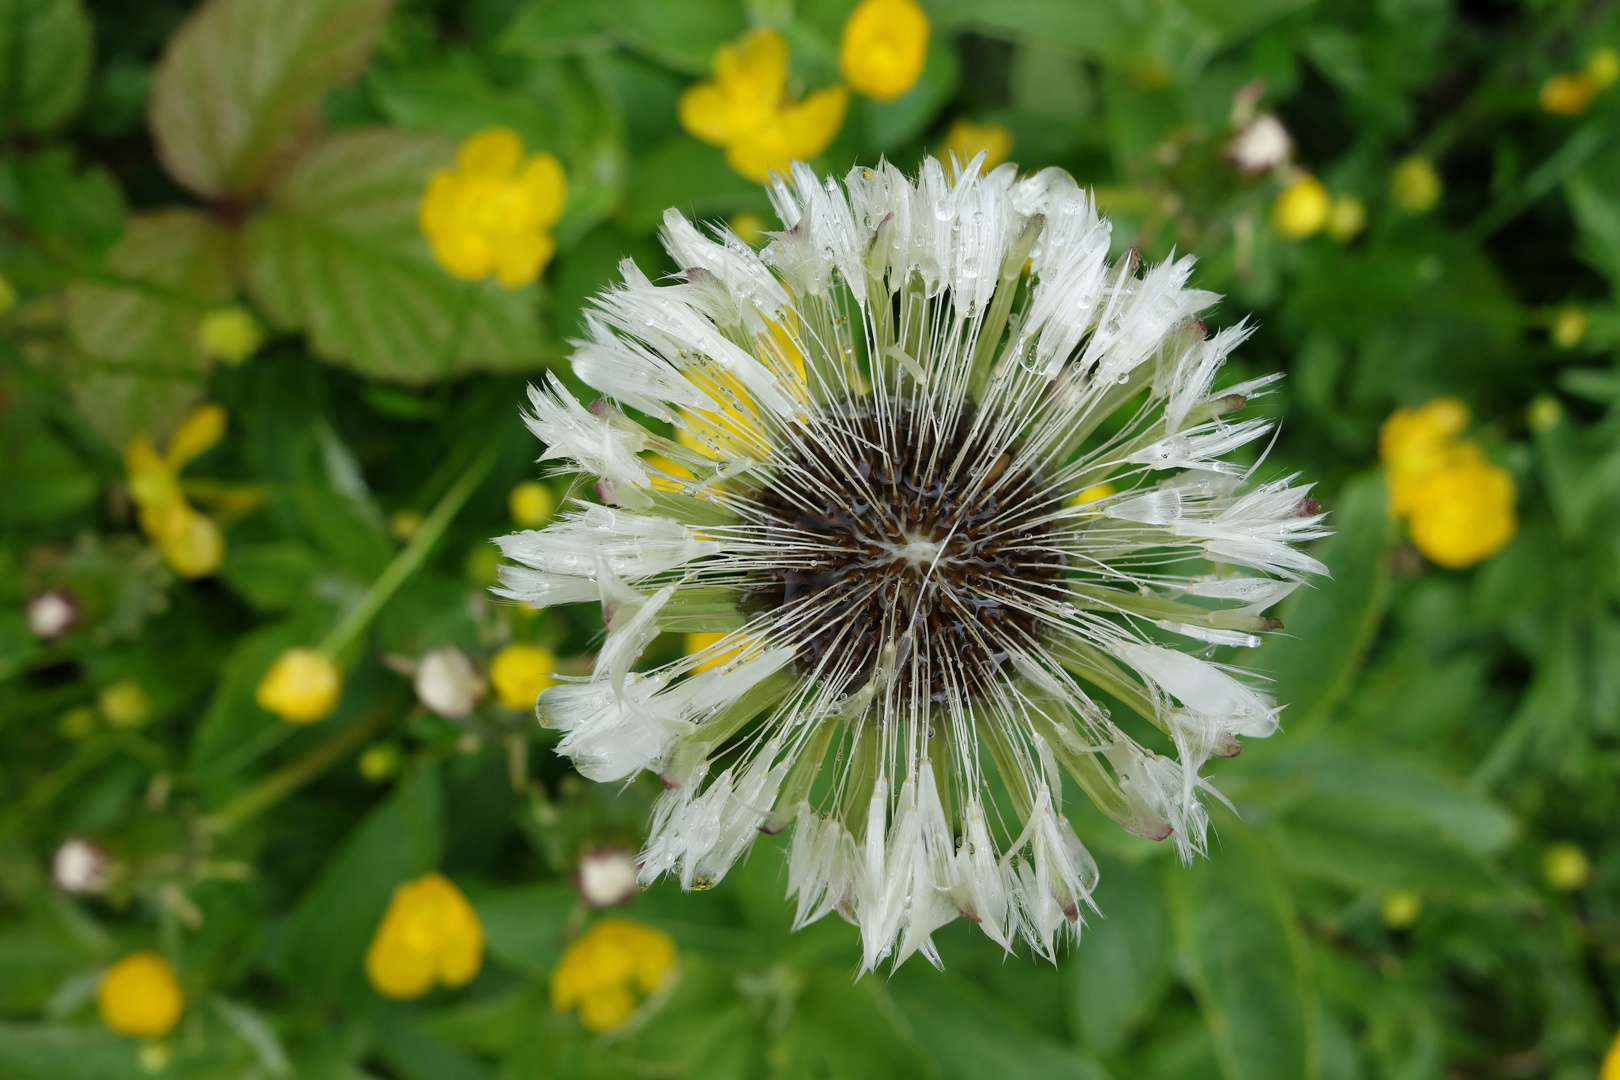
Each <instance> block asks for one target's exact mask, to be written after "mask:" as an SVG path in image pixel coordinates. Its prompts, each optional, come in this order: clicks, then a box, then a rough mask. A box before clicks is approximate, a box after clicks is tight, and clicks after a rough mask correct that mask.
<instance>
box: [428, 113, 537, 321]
mask: <svg viewBox="0 0 1620 1080" xmlns="http://www.w3.org/2000/svg"><path fill="white" fill-rule="evenodd" d="M567 201H568V177H567V176H566V175H565V174H564V172H563V168H562V164H561V163H560V162H558V160H557V159H556V158H555V157H553V156H552V155H550V154H547V153H537V154H531V155H530V156H529V157H527V158H525V157H524V156H523V139H522V138H521V137H520V136H519V135H518V134H517V132H515V131H512V130H511V129H510V128H490V129H488V130H487V131H481V132H479V133H478V134H476V135H473V136H471V137H470V138H468V139H467V140H466V141H465V142H463V143H462V144H461V148H460V150H459V151H458V152H457V154H456V164H455V167H454V168H450V169H440V170H439V171H438V172H436V173H434V174H433V176H432V178H431V179H430V180H429V181H428V186H427V189H426V191H424V192H423V195H422V201H421V204H420V205H419V206H418V208H417V222H418V224H419V225H420V226H421V229H422V234H423V235H424V236H426V237H427V239H428V244H429V245H430V246H431V247H432V249H433V256H434V258H435V259H437V260H438V263H439V265H440V266H441V267H442V268H443V269H444V270H445V271H446V272H447V273H449V274H451V275H453V276H455V277H458V278H462V279H463V280H466V281H482V280H485V279H487V278H491V277H493V278H494V279H495V280H496V281H498V282H499V283H500V284H501V285H503V286H505V287H506V288H509V289H515V288H519V287H521V286H523V285H527V284H528V283H529V282H531V281H533V280H534V279H535V278H537V277H539V276H540V271H542V270H544V269H545V267H546V264H547V263H549V262H550V261H551V256H552V255H553V254H554V253H555V251H556V250H557V244H556V241H555V240H554V239H553V238H552V236H551V231H550V230H551V227H552V226H553V225H555V224H556V223H557V221H558V219H559V218H561V217H562V212H563V206H564V205H565V204H566V203H567Z"/></svg>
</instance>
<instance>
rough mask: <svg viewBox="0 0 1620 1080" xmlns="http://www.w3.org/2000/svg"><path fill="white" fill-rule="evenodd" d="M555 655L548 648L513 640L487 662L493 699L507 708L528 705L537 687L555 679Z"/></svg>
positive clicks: (528, 706) (536, 695)
mask: <svg viewBox="0 0 1620 1080" xmlns="http://www.w3.org/2000/svg"><path fill="white" fill-rule="evenodd" d="M556 670H557V658H556V657H555V656H553V655H552V653H551V650H550V649H543V648H541V647H540V646H539V645H525V644H523V643H522V642H514V643H513V644H511V645H508V646H506V647H505V648H503V649H501V651H500V652H498V653H496V654H495V658H494V659H493V660H491V661H490V662H489V681H490V682H491V683H493V684H494V686H495V700H496V701H498V702H500V703H501V704H502V705H503V706H505V707H506V708H508V709H532V708H534V699H535V698H536V697H539V696H540V691H542V690H544V689H545V688H546V687H548V686H550V685H551V684H552V683H553V682H555V681H556V680H555V679H553V678H552V675H553V674H554V673H555V672H556Z"/></svg>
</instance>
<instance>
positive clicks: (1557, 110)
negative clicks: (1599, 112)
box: [1536, 72, 1598, 116]
mask: <svg viewBox="0 0 1620 1080" xmlns="http://www.w3.org/2000/svg"><path fill="white" fill-rule="evenodd" d="M1597 92H1598V87H1597V84H1596V83H1594V82H1593V81H1592V80H1591V79H1590V78H1589V77H1588V76H1587V75H1586V73H1585V72H1576V73H1575V74H1573V75H1570V74H1567V73H1563V72H1560V73H1559V74H1557V75H1549V76H1547V81H1546V82H1544V83H1542V84H1541V92H1540V93H1539V94H1537V95H1536V97H1537V100H1538V101H1539V102H1540V104H1541V111H1542V112H1548V113H1552V114H1553V115H1554V116H1579V115H1580V114H1581V113H1583V112H1585V111H1586V107H1587V106H1588V105H1590V104H1592V99H1593V98H1594V97H1596V96H1597Z"/></svg>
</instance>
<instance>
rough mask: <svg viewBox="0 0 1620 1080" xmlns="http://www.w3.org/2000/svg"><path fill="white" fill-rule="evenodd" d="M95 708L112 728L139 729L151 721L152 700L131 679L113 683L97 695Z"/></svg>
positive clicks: (139, 685) (138, 684)
mask: <svg viewBox="0 0 1620 1080" xmlns="http://www.w3.org/2000/svg"><path fill="white" fill-rule="evenodd" d="M96 707H97V708H98V709H100V710H101V715H102V716H103V717H104V718H106V721H107V723H109V724H111V725H112V726H113V727H121V728H135V727H140V726H141V725H142V724H144V723H146V722H147V721H148V720H150V719H152V699H151V698H149V697H147V696H146V691H145V690H142V689H141V684H140V683H138V682H136V681H135V680H133V679H123V680H121V681H119V682H115V683H113V684H112V685H111V686H109V687H107V688H106V689H105V690H103V691H102V692H101V693H100V694H97V695H96Z"/></svg>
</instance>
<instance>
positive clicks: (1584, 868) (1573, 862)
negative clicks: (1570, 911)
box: [1542, 843, 1592, 892]
mask: <svg viewBox="0 0 1620 1080" xmlns="http://www.w3.org/2000/svg"><path fill="white" fill-rule="evenodd" d="M1542 869H1543V871H1544V872H1545V873H1546V875H1547V884H1549V885H1551V886H1552V887H1553V888H1555V889H1560V890H1562V891H1564V892H1569V891H1571V890H1574V889H1579V888H1583V887H1585V886H1586V885H1587V883H1588V882H1590V881H1591V880H1592V863H1591V861H1590V860H1589V859H1587V857H1586V852H1584V851H1582V850H1581V849H1580V848H1579V847H1578V846H1576V845H1575V844H1570V843H1563V844H1554V845H1553V846H1552V847H1550V848H1548V849H1547V856H1546V859H1545V860H1544V862H1543V863H1542Z"/></svg>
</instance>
